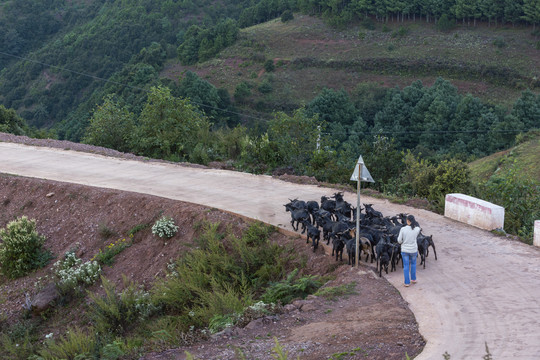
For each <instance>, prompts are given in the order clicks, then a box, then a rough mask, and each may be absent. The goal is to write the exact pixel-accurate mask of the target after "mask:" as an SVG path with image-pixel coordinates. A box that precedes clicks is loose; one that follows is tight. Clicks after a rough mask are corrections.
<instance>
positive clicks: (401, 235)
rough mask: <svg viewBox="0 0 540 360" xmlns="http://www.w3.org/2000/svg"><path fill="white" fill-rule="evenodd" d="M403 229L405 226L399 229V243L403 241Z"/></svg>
mask: <svg viewBox="0 0 540 360" xmlns="http://www.w3.org/2000/svg"><path fill="white" fill-rule="evenodd" d="M403 229H405V227H402V228H401V229H399V235H398V238H397V242H398V243H399V244H402V243H403Z"/></svg>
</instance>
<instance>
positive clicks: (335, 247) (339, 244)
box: [332, 236, 345, 261]
mask: <svg viewBox="0 0 540 360" xmlns="http://www.w3.org/2000/svg"><path fill="white" fill-rule="evenodd" d="M344 248H345V240H344V239H343V238H342V237H341V236H338V237H336V238H335V239H334V240H332V256H334V254H336V261H338V260H341V261H343V249H344Z"/></svg>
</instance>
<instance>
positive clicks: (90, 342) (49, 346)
mask: <svg viewBox="0 0 540 360" xmlns="http://www.w3.org/2000/svg"><path fill="white" fill-rule="evenodd" d="M95 346H96V340H95V338H94V336H92V335H88V334H86V333H85V332H84V331H83V330H81V329H78V328H74V329H69V330H68V331H67V332H66V335H65V336H63V337H60V338H59V340H58V341H55V340H54V339H53V338H52V337H51V338H47V339H46V341H45V348H44V349H42V350H40V351H38V354H39V356H37V357H35V359H36V360H56V359H87V358H91V354H92V353H93V351H94V348H95Z"/></svg>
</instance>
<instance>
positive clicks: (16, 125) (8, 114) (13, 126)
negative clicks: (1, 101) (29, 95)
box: [0, 105, 27, 135]
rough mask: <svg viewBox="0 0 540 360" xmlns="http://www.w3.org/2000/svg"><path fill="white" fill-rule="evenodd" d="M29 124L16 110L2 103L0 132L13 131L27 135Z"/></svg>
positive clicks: (0, 108)
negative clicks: (7, 107)
mask: <svg viewBox="0 0 540 360" xmlns="http://www.w3.org/2000/svg"><path fill="white" fill-rule="evenodd" d="M26 128H27V125H26V123H25V121H24V119H23V118H21V117H20V116H19V115H17V113H16V112H15V110H13V109H6V108H5V107H4V105H0V132H7V133H12V134H15V135H25V134H26Z"/></svg>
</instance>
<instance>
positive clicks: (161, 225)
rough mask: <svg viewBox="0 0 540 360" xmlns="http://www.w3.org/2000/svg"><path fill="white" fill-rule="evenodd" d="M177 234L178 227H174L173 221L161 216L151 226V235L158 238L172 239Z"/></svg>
mask: <svg viewBox="0 0 540 360" xmlns="http://www.w3.org/2000/svg"><path fill="white" fill-rule="evenodd" d="M177 232H178V226H176V225H174V220H173V218H171V217H168V216H162V217H161V219H159V220H157V221H156V223H155V224H154V225H153V226H152V234H154V235H157V236H159V237H160V238H167V239H169V238H172V237H173V236H174V235H175V234H176V233H177Z"/></svg>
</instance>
